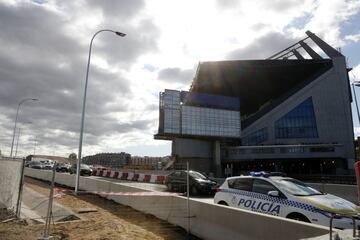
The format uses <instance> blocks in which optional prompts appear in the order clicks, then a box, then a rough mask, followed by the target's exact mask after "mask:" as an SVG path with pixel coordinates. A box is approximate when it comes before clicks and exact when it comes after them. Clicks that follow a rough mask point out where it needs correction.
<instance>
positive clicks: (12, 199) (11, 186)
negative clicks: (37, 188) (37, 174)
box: [0, 157, 24, 213]
mask: <svg viewBox="0 0 360 240" xmlns="http://www.w3.org/2000/svg"><path fill="white" fill-rule="evenodd" d="M23 173H24V161H23V159H17V158H4V157H1V158H0V208H7V209H9V210H11V211H13V212H14V213H17V210H18V206H19V204H20V195H21V194H20V192H21V190H22V189H21V188H22V180H23V177H22V176H23Z"/></svg>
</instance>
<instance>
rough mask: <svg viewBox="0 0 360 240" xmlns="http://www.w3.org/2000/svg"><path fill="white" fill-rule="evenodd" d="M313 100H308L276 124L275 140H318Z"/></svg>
mask: <svg viewBox="0 0 360 240" xmlns="http://www.w3.org/2000/svg"><path fill="white" fill-rule="evenodd" d="M317 137H318V132H317V126H316V118H315V113H314V107H313V102H312V98H311V97H310V98H308V99H306V100H305V101H304V102H302V103H301V104H300V105H298V106H297V107H295V108H294V109H293V110H291V111H290V112H288V113H287V114H285V115H284V116H283V117H282V118H280V119H279V120H277V121H276V122H275V138H317Z"/></svg>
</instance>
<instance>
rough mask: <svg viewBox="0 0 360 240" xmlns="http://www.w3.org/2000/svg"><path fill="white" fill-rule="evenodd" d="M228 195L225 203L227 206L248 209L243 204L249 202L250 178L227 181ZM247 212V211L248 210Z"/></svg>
mask: <svg viewBox="0 0 360 240" xmlns="http://www.w3.org/2000/svg"><path fill="white" fill-rule="evenodd" d="M228 187H229V190H230V191H229V194H227V195H228V199H226V202H227V203H228V204H229V206H232V207H239V208H242V209H248V208H247V207H246V206H245V205H244V204H243V203H244V202H245V201H247V200H249V199H250V198H251V197H250V192H251V187H252V179H251V178H236V179H229V180H228ZM248 210H249V209H248Z"/></svg>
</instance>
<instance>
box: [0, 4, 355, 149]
mask: <svg viewBox="0 0 360 240" xmlns="http://www.w3.org/2000/svg"><path fill="white" fill-rule="evenodd" d="M104 28H106V29H113V30H117V31H121V32H124V33H126V34H127V36H126V37H124V38H121V37H118V36H116V35H114V34H112V33H109V32H104V33H101V34H99V35H98V36H97V37H96V38H95V40H94V45H93V52H92V63H91V67H90V75H89V86H88V95H87V96H88V97H87V106H86V107H87V108H86V120H85V134H84V148H83V155H84V156H86V155H90V154H94V153H97V152H119V151H126V152H129V153H131V154H133V155H150V156H163V155H167V154H169V153H170V151H171V147H170V143H169V142H167V141H159V140H153V134H154V133H156V132H157V128H158V96H159V91H163V90H164V89H165V88H170V89H178V90H188V89H189V86H190V83H191V80H192V78H193V76H194V74H195V70H196V67H197V64H198V63H199V62H200V61H209V60H230V59H232V60H233V59H254V58H266V57H269V56H270V55H272V54H273V53H274V52H277V51H279V50H282V49H284V48H286V47H287V46H288V45H290V44H292V43H294V42H296V41H298V40H299V39H300V38H303V37H305V31H306V30H311V31H312V32H314V33H316V34H317V35H318V36H320V37H322V38H323V39H324V40H326V41H327V42H328V43H330V44H331V45H332V46H334V47H337V48H338V47H340V48H341V50H342V52H343V54H344V55H346V56H347V58H348V64H349V66H350V67H353V68H354V70H353V74H351V78H352V79H354V78H356V77H357V78H358V79H359V78H360V54H359V52H360V0H349V1H344V0H326V1H325V0H323V1H315V0H306V1H299V0H272V1H268V0H251V1H250V0H197V1H194V0H179V1H177V0H172V1H169V0H153V1H150V0H148V1H145V0H107V1H97V0H88V1H82V0H77V1H61V0H58V1H52V0H34V1H17V0H14V1H11V0H7V1H6V0H5V1H1V0H0V29H1V34H0V150H1V151H2V153H3V154H4V155H9V154H10V146H11V140H12V131H13V127H14V120H15V115H16V108H17V106H18V103H19V102H20V100H21V99H24V98H28V97H30V98H39V99H40V101H39V102H26V103H24V104H23V105H21V109H20V114H19V126H20V128H21V137H20V139H19V148H18V153H17V155H18V156H19V155H20V156H26V155H28V154H32V153H33V151H34V147H35V143H36V153H39V154H40V153H41V154H54V155H62V156H67V155H68V154H70V153H71V152H76V153H77V148H78V139H79V129H80V120H81V105H82V97H83V89H84V83H85V73H86V64H87V56H88V49H89V43H90V39H91V37H92V36H93V34H94V33H95V32H96V31H98V30H100V29H104ZM358 93H360V90H359V91H358ZM359 96H360V95H359ZM28 122H31V123H28ZM354 122H355V125H356V129H355V131H356V133H359V134H360V131H358V130H357V129H360V128H358V127H359V123H358V120H357V118H354Z"/></svg>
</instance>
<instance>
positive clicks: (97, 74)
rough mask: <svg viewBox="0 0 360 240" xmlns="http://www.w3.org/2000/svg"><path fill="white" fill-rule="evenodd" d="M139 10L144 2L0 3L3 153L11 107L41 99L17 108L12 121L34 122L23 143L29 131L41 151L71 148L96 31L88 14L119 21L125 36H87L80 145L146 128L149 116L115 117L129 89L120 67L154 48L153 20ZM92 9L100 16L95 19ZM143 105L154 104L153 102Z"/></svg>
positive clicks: (124, 69)
mask: <svg viewBox="0 0 360 240" xmlns="http://www.w3.org/2000/svg"><path fill="white" fill-rule="evenodd" d="M143 7H144V1H111V2H110V1H107V2H104V3H99V2H98V1H89V2H82V1H79V2H76V3H75V2H63V1H58V2H53V1H49V2H41V3H40V4H38V3H31V2H22V1H20V2H16V3H15V4H5V3H0V27H1V29H2V34H1V37H0V81H1V88H0V102H1V106H0V109H1V111H0V119H1V122H2V124H1V125H0V128H1V129H2V130H4V133H6V134H5V135H6V136H5V137H3V138H2V139H1V140H0V143H1V145H0V146H2V147H1V148H2V150H3V153H4V152H6V151H7V150H8V149H9V148H10V143H11V138H12V129H13V123H14V119H15V114H16V108H17V104H18V103H19V101H20V100H21V99H23V98H27V97H35V98H39V99H40V101H39V102H38V103H26V104H24V105H23V106H22V107H21V109H20V116H19V126H20V125H21V124H22V123H23V122H25V121H29V120H31V121H32V122H33V124H32V126H31V127H27V128H29V130H28V131H24V134H23V136H22V140H23V141H26V139H30V138H31V137H30V136H36V138H37V141H38V143H39V146H40V145H42V146H43V149H44V150H45V149H46V146H58V147H59V148H62V149H63V150H64V149H68V151H69V152H71V150H73V149H74V148H76V147H77V141H78V132H79V128H80V115H81V107H82V98H83V91H84V84H85V73H86V63H87V54H88V44H89V41H90V38H91V36H92V35H91V34H94V33H95V32H96V31H97V28H98V27H97V26H89V25H88V22H87V21H85V20H87V19H88V18H87V14H92V16H93V18H94V19H99V23H101V25H104V26H109V27H110V28H111V27H112V26H115V25H117V23H118V22H119V21H121V22H122V24H121V27H122V29H124V31H127V33H128V36H126V38H118V37H117V36H116V35H113V36H109V35H108V33H104V34H101V35H99V36H97V38H96V39H95V41H94V45H93V53H92V62H91V65H90V72H89V83H88V91H87V104H86V118H85V129H84V131H85V136H86V141H85V140H84V143H86V144H89V145H90V146H96V145H98V144H100V143H101V141H102V139H103V138H104V136H106V135H111V134H114V135H119V134H123V133H125V132H134V133H136V132H140V131H146V130H147V126H150V125H151V124H150V121H154V120H148V119H141V118H140V119H139V118H127V119H126V122H124V121H123V120H121V119H119V116H121V114H123V113H125V112H128V111H132V110H133V109H130V107H129V101H131V99H132V97H133V96H134V92H133V91H132V89H131V88H130V82H129V79H128V78H127V77H126V73H127V71H128V70H129V68H130V67H131V66H132V64H133V63H134V62H135V61H136V59H138V57H139V56H141V55H142V54H146V53H149V52H154V51H156V49H157V45H156V44H157V36H158V35H159V30H158V29H157V27H156V25H155V24H154V23H153V22H152V19H150V18H147V17H142V18H140V19H138V12H141V11H142V8H143ZM96 9H100V10H101V12H100V13H101V14H100V15H103V16H105V17H104V18H101V16H100V15H99V12H97V11H96ZM114 18H116V21H114ZM124 19H126V21H123V20H124ZM94 27H95V28H94ZM114 29H117V28H114ZM122 29H119V30H122ZM88 33H90V35H89V34H88ZM119 100H120V101H119ZM148 108H149V109H154V107H153V105H152V104H149V107H148ZM119 114H120V115H119ZM30 129H31V131H30ZM148 134H152V133H148ZM32 138H33V137H32ZM29 149H30V148H29V147H28V149H27V151H29ZM23 153H24V152H23Z"/></svg>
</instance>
